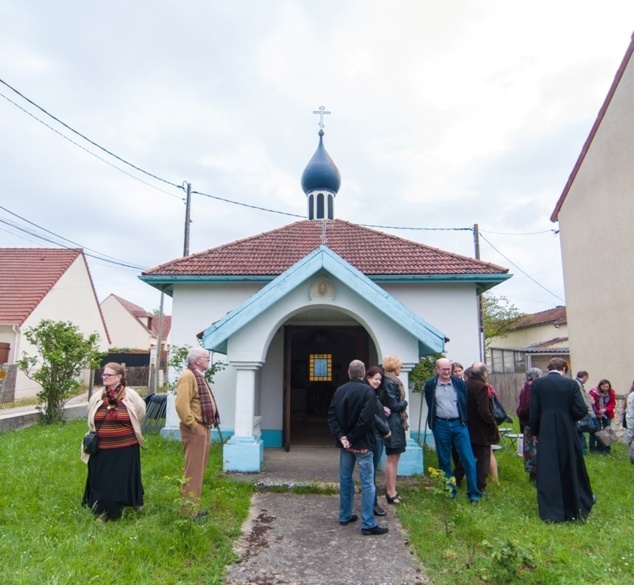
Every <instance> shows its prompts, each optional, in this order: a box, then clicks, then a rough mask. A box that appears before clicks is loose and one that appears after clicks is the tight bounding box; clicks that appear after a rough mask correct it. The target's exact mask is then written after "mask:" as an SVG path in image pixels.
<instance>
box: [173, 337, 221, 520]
mask: <svg viewBox="0 0 634 585" xmlns="http://www.w3.org/2000/svg"><path fill="white" fill-rule="evenodd" d="M209 362H210V357H209V352H208V351H207V350H206V349H204V348H203V347H199V346H197V347H192V349H190V350H189V353H188V354H187V369H186V370H184V371H183V373H182V374H181V376H180V378H179V379H178V382H177V383H176V412H177V413H178V418H180V434H181V439H182V441H183V453H184V455H185V471H184V472H183V475H184V482H183V484H182V486H181V498H182V500H183V505H182V506H181V514H182V515H185V516H193V517H201V516H206V515H207V514H209V511H208V510H200V509H199V504H200V493H201V492H202V487H203V476H204V475H205V469H206V468H207V460H208V459H209V447H210V444H211V427H213V426H216V427H217V426H218V425H219V424H220V415H219V413H218V407H217V406H216V400H215V398H214V395H213V393H212V391H211V388H210V387H209V384H208V383H207V380H206V379H205V376H204V375H203V372H204V371H205V370H206V369H207V368H208V367H209Z"/></svg>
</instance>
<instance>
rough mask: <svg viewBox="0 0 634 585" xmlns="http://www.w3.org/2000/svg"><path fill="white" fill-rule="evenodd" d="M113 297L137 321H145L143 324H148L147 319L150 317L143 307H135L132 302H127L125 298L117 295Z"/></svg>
mask: <svg viewBox="0 0 634 585" xmlns="http://www.w3.org/2000/svg"><path fill="white" fill-rule="evenodd" d="M112 296H113V297H114V298H115V299H117V300H118V301H119V303H120V304H121V305H122V306H123V308H124V309H125V310H126V311H128V313H130V314H131V315H133V316H134V317H136V318H137V319H143V321H142V323H147V318H148V317H149V316H150V315H149V313H148V312H147V311H146V310H145V309H144V308H143V307H140V306H139V305H135V304H134V303H133V302H131V301H126V300H125V299H124V298H121V297H120V296H117V295H115V294H113V295H112Z"/></svg>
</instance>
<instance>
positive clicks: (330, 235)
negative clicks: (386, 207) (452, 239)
mask: <svg viewBox="0 0 634 585" xmlns="http://www.w3.org/2000/svg"><path fill="white" fill-rule="evenodd" d="M326 223H327V226H326V229H325V230H324V229H323V227H324V226H323V224H324V222H322V221H309V220H303V221H298V222H295V223H292V224H289V225H286V226H284V227H281V228H278V229H276V230H272V231H269V232H265V233H263V234H258V235H256V236H252V237H249V238H245V239H243V240H237V241H235V242H231V243H229V244H225V245H223V246H219V247H218V248H212V249H210V250H206V251H204V252H200V253H197V254H192V255H190V256H186V257H185V258H178V259H176V260H172V261H171V262H167V263H165V264H162V265H160V266H157V267H155V268H152V269H150V270H147V271H146V272H144V273H143V274H144V275H157V276H158V275H174V276H188V275H191V276H195V275H214V276H221V275H222V276H247V275H249V276H256V275H258V276H259V275H262V276H269V275H270V276H277V275H279V274H281V273H282V272H284V271H285V270H287V269H288V268H290V267H291V266H292V265H293V264H295V263H296V262H298V261H299V260H301V259H302V258H303V257H304V256H306V255H307V254H309V253H310V252H312V251H313V250H315V249H316V248H318V247H319V246H320V245H321V244H322V243H325V245H327V246H328V247H329V248H330V249H331V250H332V251H333V252H335V253H336V254H338V255H339V256H341V257H342V258H343V259H344V260H346V261H347V262H348V263H350V264H352V265H353V266H354V267H355V268H357V269H358V270H360V271H361V272H363V273H364V274H365V275H367V276H372V275H376V276H378V275H385V276H387V275H439V274H441V275H442V274H446V275H450V274H451V275H460V274H504V273H506V272H508V269H507V268H502V267H500V266H496V265H495V264H490V263H488V262H482V261H480V260H475V259H474V258H469V257H467V256H461V255H459V254H453V253H450V252H445V251H443V250H439V249H437V248H432V247H431V246H427V245H425V244H419V243H417V242H412V241H411V240H406V239H404V238H400V237H398V236H393V235H390V234H386V233H383V232H380V231H377V230H373V229H369V228H365V227H361V226H359V225H356V224H353V223H350V222H347V221H344V220H341V219H335V220H332V221H328V222H326ZM324 231H325V241H322V238H323V237H324V234H323V232H324Z"/></svg>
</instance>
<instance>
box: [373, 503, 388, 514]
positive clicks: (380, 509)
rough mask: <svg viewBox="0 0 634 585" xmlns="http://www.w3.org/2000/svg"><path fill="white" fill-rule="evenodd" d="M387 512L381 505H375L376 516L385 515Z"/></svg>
mask: <svg viewBox="0 0 634 585" xmlns="http://www.w3.org/2000/svg"><path fill="white" fill-rule="evenodd" d="M386 514H387V512H386V511H385V510H384V509H383V508H381V506H379V505H378V504H377V505H376V506H374V515H375V516H385V515H386Z"/></svg>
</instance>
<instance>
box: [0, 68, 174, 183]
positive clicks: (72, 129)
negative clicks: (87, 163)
mask: <svg viewBox="0 0 634 585" xmlns="http://www.w3.org/2000/svg"><path fill="white" fill-rule="evenodd" d="M0 83H2V84H3V85H6V86H7V87H8V88H9V89H10V90H11V91H13V92H15V93H17V94H18V95H19V96H20V97H21V98H22V99H23V100H26V101H27V102H29V103H30V104H31V105H32V106H34V107H35V108H37V109H38V110H40V111H41V112H43V113H44V114H46V115H47V116H49V117H50V118H52V119H53V120H55V121H56V122H57V123H58V124H61V125H62V126H64V128H67V129H68V130H70V131H71V132H73V133H74V134H77V136H80V137H81V138H83V139H84V140H85V141H86V142H90V144H92V145H93V146H95V147H97V148H98V149H99V150H103V151H104V152H105V153H106V154H109V155H110V156H112V157H114V158H116V159H117V160H119V161H121V162H122V163H123V164H126V165H128V166H129V167H132V168H133V169H135V170H137V171H139V172H140V173H143V174H144V175H147V176H148V177H152V178H153V179H156V180H157V181H161V182H162V183H166V184H167V185H170V186H171V187H176V188H177V189H182V186H181V185H177V184H176V183H172V182H171V181H168V180H167V179H163V178H161V177H159V176H157V175H155V174H153V173H150V172H148V171H145V170H143V169H142V168H141V167H138V166H136V165H134V164H132V163H131V162H129V161H127V160H125V159H124V158H122V157H120V156H118V155H116V154H115V153H114V152H111V151H110V150H108V149H107V148H104V147H103V146H101V145H99V144H97V143H96V142H95V141H94V140H91V139H90V138H88V137H87V136H85V135H83V134H82V133H81V132H78V131H77V130H75V129H74V128H71V127H70V126H69V125H68V124H66V122H63V121H62V120H60V119H59V118H57V117H56V116H54V115H53V114H51V113H50V112H48V111H47V110H45V109H44V108H43V107H41V106H38V105H37V104H36V103H35V102H34V101H33V100H30V99H29V98H28V97H26V96H25V95H24V94H22V93H20V92H19V91H18V90H17V89H15V88H14V87H12V86H10V85H9V84H8V83H7V82H6V81H4V80H3V79H0ZM2 97H4V98H5V99H7V100H8V98H6V96H4V95H3V96H2ZM8 101H10V102H11V100H8ZM11 103H13V104H14V105H16V106H17V104H15V103H14V102H11ZM18 107H20V106H18ZM20 109H22V108H20ZM24 111H26V110H24ZM27 113H28V112H27ZM34 117H35V116H34ZM35 119H36V120H37V118H35Z"/></svg>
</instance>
